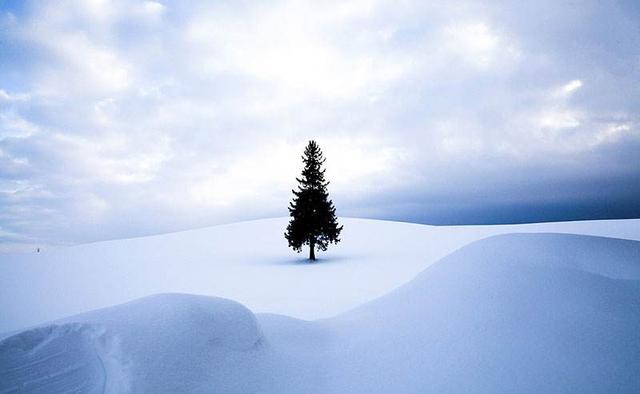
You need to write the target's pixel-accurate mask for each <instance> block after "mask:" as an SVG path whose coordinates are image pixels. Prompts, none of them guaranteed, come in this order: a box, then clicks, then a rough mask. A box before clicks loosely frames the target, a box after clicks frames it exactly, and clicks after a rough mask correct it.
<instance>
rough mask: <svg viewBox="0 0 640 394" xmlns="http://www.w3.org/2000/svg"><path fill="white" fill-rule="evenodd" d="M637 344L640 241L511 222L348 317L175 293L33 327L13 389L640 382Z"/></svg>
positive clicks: (437, 388)
mask: <svg viewBox="0 0 640 394" xmlns="http://www.w3.org/2000/svg"><path fill="white" fill-rule="evenodd" d="M390 269H392V268H390ZM326 296H327V297H331V293H330V290H327V294H326ZM639 355H640V242H637V241H630V240H620V239H612V238H604V237H592V236H584V235H567V234H507V235H499V236H494V237H490V238H487V239H483V240H480V241H476V242H473V243H471V244H469V245H468V246H466V247H463V248H461V249H459V250H457V251H455V252H454V253H452V254H450V255H448V256H446V257H444V258H443V259H441V260H439V261H438V262H436V263H435V264H433V265H431V266H429V267H428V268H427V269H426V270H424V271H423V272H422V273H421V274H419V275H418V276H417V277H416V278H415V279H414V280H412V281H411V282H409V283H407V284H406V285H404V286H401V287H400V288H398V289H396V290H394V291H392V292H391V293H389V294H387V295H385V296H383V297H381V298H378V299H376V300H373V301H372V302H369V303H367V304H365V305H362V306H360V307H358V308H356V309H354V310H351V311H349V312H346V313H343V314H341V315H338V316H336V317H334V318H329V319H324V320H317V321H313V322H308V321H301V320H296V319H293V318H288V317H285V316H280V315H272V314H257V315H254V314H253V313H252V312H250V311H249V310H248V309H246V308H245V307H243V306H241V305H240V304H237V303H235V302H232V301H227V300H222V299H218V298H212V297H203V296H188V295H180V294H168V295H159V296H153V297H147V298H143V299H141V300H138V301H134V302H131V303H128V304H124V305H120V306H117V307H113V308H107V309H102V310H98V311H94V312H90V313H86V314H81V315H77V316H74V317H70V318H67V319H63V320H61V321H58V322H55V323H54V324H51V325H45V326H42V327H39V328H35V329H32V330H29V331H23V332H21V333H19V334H17V335H13V336H10V337H8V338H6V339H4V340H3V341H2V342H0V376H2V379H0V392H12V390H13V391H15V390H18V391H34V392H35V391H41V392H59V391H65V390H76V391H82V392H91V391H92V390H95V391H97V392H100V391H101V390H103V389H106V391H107V392H124V391H132V392H225V393H227V392H228V393H248V392H255V393H282V392H291V393H299V392H305V393H314V392H316V393H327V392H328V393H348V392H382V393H397V392H402V393H424V392H638V391H639V390H640V356H639Z"/></svg>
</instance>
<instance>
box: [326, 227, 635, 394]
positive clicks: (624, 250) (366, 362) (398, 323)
mask: <svg viewBox="0 0 640 394" xmlns="http://www.w3.org/2000/svg"><path fill="white" fill-rule="evenodd" d="M639 272H640V242H637V241H623V240H617V239H610V238H602V237H590V236H577V235H566V234H507V235H499V236H494V237H490V238H487V239H484V240H480V241H476V242H474V243H472V244H470V245H468V246H466V247H463V248H462V249H460V250H458V251H456V252H454V253H452V254H451V255H449V256H447V257H445V258H443V259H441V260H440V261H438V262H436V263H435V264H434V265H432V266H431V267H429V268H427V269H426V270H425V271H424V272H423V273H422V274H420V275H419V276H418V277H417V278H416V279H414V280H413V281H412V282H410V283H408V284H407V285H405V286H402V287H401V288H399V289H397V290H396V291H394V292H392V293H390V294H388V295H387V296H385V297H382V298H380V299H378V300H375V301H373V302H371V303H369V304H366V305H364V306H362V307H360V308H358V309H356V310H354V311H351V312H348V313H346V314H344V315H342V316H340V317H338V318H336V319H335V320H334V321H333V323H332V324H333V328H334V329H335V330H336V331H337V332H339V336H340V337H341V338H342V339H341V340H340V341H339V345H338V346H339V347H340V348H341V349H343V350H341V352H342V353H343V354H344V357H343V358H342V359H341V361H340V363H339V364H338V365H336V366H335V371H336V372H337V375H336V377H335V387H336V390H335V391H340V390H345V389H346V390H347V391H348V390H354V391H355V390H362V391H364V392H374V391H375V392H389V393H391V392H404V393H411V392H416V393H417V392H424V391H425V389H428V390H429V391H432V392H492V393H495V392H583V393H584V392H618V393H619V392H638V391H639V390H640V373H638V372H639V371H640V357H639V355H640V281H638V280H637V279H639V278H640V275H639ZM355 371H360V373H354V372H355ZM362 371H368V372H367V373H362ZM374 371H385V372H384V374H376V373H373V372H374ZM338 387H339V389H338Z"/></svg>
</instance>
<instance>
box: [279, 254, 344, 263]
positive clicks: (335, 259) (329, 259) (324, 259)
mask: <svg viewBox="0 0 640 394" xmlns="http://www.w3.org/2000/svg"><path fill="white" fill-rule="evenodd" d="M355 259H356V257H355V256H344V255H342V256H321V257H316V259H315V260H314V261H311V260H309V259H308V258H307V257H302V256H298V257H292V258H291V259H285V260H271V261H269V262H268V264H270V265H300V266H305V265H307V266H312V265H324V264H333V263H344V262H348V261H349V260H355Z"/></svg>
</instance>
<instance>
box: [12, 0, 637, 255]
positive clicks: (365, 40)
mask: <svg viewBox="0 0 640 394" xmlns="http://www.w3.org/2000/svg"><path fill="white" fill-rule="evenodd" d="M593 15H597V16H598V17H597V18H594V17H593ZM639 18H640V17H639V15H638V9H636V8H634V7H633V6H632V5H627V4H626V3H620V4H618V3H616V5H603V4H600V3H599V2H597V1H587V2H585V3H584V4H581V5H580V6H575V5H571V4H558V3H557V2H551V1H549V2H546V1H543V2H536V4H526V5H525V4H522V3H520V2H512V3H511V4H509V2H507V3H504V2H496V3H493V2H485V3H483V4H478V3H477V2H467V1H456V2H451V3H446V4H445V3H443V2H429V1H426V2H425V1H412V0H409V1H403V2H392V1H386V0H377V1H373V0H372V1H367V0H357V1H328V2H322V3H319V2H311V1H289V0H278V1H275V2H269V3H268V4H267V3H261V2H248V3H246V2H245V3H234V2H231V3H220V2H208V1H195V2H178V1H173V0H162V1H160V0H158V1H142V0H112V1H104V0H62V1H55V2H54V1H45V0H33V1H27V2H1V1H0V39H1V40H2V42H3V46H2V47H1V48H0V60H2V61H0V207H1V209H0V249H2V250H11V249H29V248H32V247H34V246H35V245H46V244H56V243H74V242H83V241H88V240H97V239H105V238H118V237H125V236H134V235H142V234H148V233H157V232H162V231H171V230H176V229H184V228H190V227H194V226H204V225H210V224H214V223H220V222H225V221H234V220H241V219H250V218H257V217H265V216H276V215H285V214H286V206H287V202H288V199H289V197H290V190H291V188H292V187H294V186H295V176H297V175H298V173H299V171H300V168H301V163H300V154H301V153H302V149H303V147H304V145H305V143H306V142H307V141H308V140H309V139H316V140H317V141H318V142H319V143H320V146H321V147H322V148H323V150H324V152H325V155H326V157H327V159H328V161H327V176H328V179H329V180H330V181H331V185H330V192H331V196H332V198H334V200H335V202H336V206H337V207H338V211H339V212H338V213H339V214H341V215H358V216H370V217H378V218H388V219H401V220H409V221H421V222H428V223H465V222H491V221H492V220H502V221H527V220H551V219H555V220H557V219H575V218H581V217H629V216H636V215H640V212H639V211H638V209H640V208H638V206H637V203H635V205H634V201H635V202H637V196H638V194H640V190H639V188H640V186H638V185H640V164H639V163H638V161H637V160H632V159H631V158H634V157H635V158H637V157H638V155H639V154H640V135H639V131H638V122H639V120H638V114H639V113H640V108H638V107H639V106H640V84H639V83H638V82H639V81H638V79H639V78H640V77H639V75H640V64H639V63H638V62H637V56H636V55H637V53H636V52H634V51H635V50H637V48H638V46H639V45H640V43H639V41H640V38H639V36H638V34H637V31H636V26H637V24H638V19H639ZM5 43H6V45H5ZM594 185H599V186H597V187H596V186H594ZM534 195H535V196H536V198H535V199H533V198H532V197H531V196H534ZM496 212H499V213H500V215H502V214H503V213H504V215H503V216H500V215H498V214H496ZM532 212H534V213H536V214H535V215H533V214H532ZM536 215H537V216H536Z"/></svg>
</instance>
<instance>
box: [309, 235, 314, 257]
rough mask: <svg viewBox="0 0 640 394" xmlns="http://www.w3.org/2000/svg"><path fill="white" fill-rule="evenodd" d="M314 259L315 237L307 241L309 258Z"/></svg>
mask: <svg viewBox="0 0 640 394" xmlns="http://www.w3.org/2000/svg"><path fill="white" fill-rule="evenodd" d="M315 259H316V242H315V239H312V240H311V241H309V260H315Z"/></svg>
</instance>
